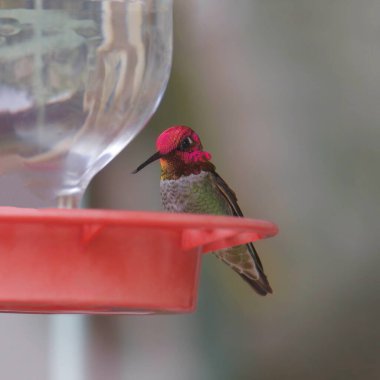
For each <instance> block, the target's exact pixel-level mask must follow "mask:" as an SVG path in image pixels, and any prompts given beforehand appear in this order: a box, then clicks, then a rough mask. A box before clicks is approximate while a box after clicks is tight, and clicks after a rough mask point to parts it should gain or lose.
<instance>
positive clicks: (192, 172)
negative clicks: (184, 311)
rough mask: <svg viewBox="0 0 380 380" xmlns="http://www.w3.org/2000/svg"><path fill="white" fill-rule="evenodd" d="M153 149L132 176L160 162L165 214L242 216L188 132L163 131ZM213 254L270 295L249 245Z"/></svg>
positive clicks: (183, 129) (180, 129) (197, 141)
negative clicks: (152, 163) (153, 151)
mask: <svg viewBox="0 0 380 380" xmlns="http://www.w3.org/2000/svg"><path fill="white" fill-rule="evenodd" d="M156 147H157V152H156V153H155V154H153V156H151V157H150V158H148V160H146V161H145V162H144V163H143V164H141V165H140V166H139V167H138V168H137V169H136V170H135V171H134V172H133V173H137V172H138V171H140V170H141V169H143V168H144V167H145V166H147V165H148V164H150V163H151V162H153V161H156V160H158V159H159V160H160V164H161V182H160V189H161V197H162V203H163V206H164V209H165V210H166V211H169V212H185V213H186V212H187V213H193V214H214V215H231V216H238V217H242V216H243V213H242V212H241V210H240V207H239V205H238V203H237V198H236V195H235V193H234V192H233V191H232V190H231V189H230V187H229V186H228V185H227V184H226V182H225V181H224V180H223V179H222V178H221V177H220V176H219V174H218V173H217V172H216V171H215V166H214V165H213V164H212V163H211V162H210V159H211V154H210V153H208V152H205V151H204V150H203V147H202V144H201V141H200V139H199V137H198V135H197V134H196V133H195V132H194V131H193V130H192V129H191V128H189V127H186V126H182V125H179V126H173V127H171V128H168V129H166V130H165V131H164V132H162V133H161V134H160V136H158V138H157V141H156ZM214 253H215V255H216V256H217V257H218V258H219V259H221V260H222V261H223V262H224V263H226V264H227V265H229V266H230V267H231V268H232V269H233V270H234V271H235V272H237V273H238V274H239V275H240V276H241V277H242V278H243V279H244V280H245V281H246V282H248V284H249V285H251V286H252V288H253V289H254V290H255V291H256V292H257V293H258V294H260V295H263V296H265V295H266V294H268V293H272V288H271V287H270V285H269V282H268V280H267V277H266V275H265V273H264V269H263V266H262V264H261V261H260V258H259V256H258V254H257V252H256V250H255V248H254V246H253V244H252V243H248V244H246V245H239V246H236V247H232V248H226V249H223V250H220V251H217V252H214Z"/></svg>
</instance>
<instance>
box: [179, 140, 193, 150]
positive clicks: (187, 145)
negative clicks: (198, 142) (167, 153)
mask: <svg viewBox="0 0 380 380" xmlns="http://www.w3.org/2000/svg"><path fill="white" fill-rule="evenodd" d="M193 144H194V141H193V139H192V138H191V137H185V138H184V139H183V140H182V141H181V144H180V145H179V147H178V150H180V151H186V150H187V149H189V148H190V147H191V146H192V145H193Z"/></svg>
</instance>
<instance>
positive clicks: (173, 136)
mask: <svg viewBox="0 0 380 380" xmlns="http://www.w3.org/2000/svg"><path fill="white" fill-rule="evenodd" d="M156 148H157V152H156V153H155V154H153V156H151V157H150V158H148V159H147V160H146V161H145V162H144V163H142V164H141V165H140V166H139V167H138V168H137V169H136V170H135V171H134V172H133V173H137V172H138V171H140V170H141V169H143V168H144V167H145V166H147V165H149V164H150V163H151V162H154V161H156V160H158V159H159V160H160V164H161V178H162V179H175V178H179V177H181V176H182V175H189V174H199V173H200V171H201V170H205V171H209V170H213V169H214V165H213V164H212V163H211V162H210V159H211V154H210V153H208V152H206V151H204V150H203V147H202V143H201V140H200V138H199V136H198V135H197V134H196V133H195V132H194V131H193V130H192V129H191V128H189V127H186V126H184V125H175V126H173V127H170V128H168V129H166V130H165V131H163V132H162V133H161V134H160V135H159V136H158V138H157V140H156Z"/></svg>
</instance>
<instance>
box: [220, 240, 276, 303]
mask: <svg viewBox="0 0 380 380" xmlns="http://www.w3.org/2000/svg"><path fill="white" fill-rule="evenodd" d="M215 255H216V256H217V257H218V258H219V259H221V260H222V261H223V262H224V263H225V264H227V265H228V266H230V267H231V268H232V269H233V270H234V271H235V272H236V273H237V274H238V275H239V276H240V277H241V278H242V279H243V280H244V281H245V282H247V283H248V284H249V285H250V286H251V287H252V289H253V290H255V291H256V293H258V294H259V295H261V296H266V295H267V294H268V293H273V290H272V288H271V286H270V284H269V281H268V279H267V276H266V275H265V273H264V269H263V266H262V264H261V261H260V258H259V255H258V254H257V251H256V249H255V248H254V246H253V244H252V243H249V244H247V245H240V246H237V247H233V248H228V249H225V250H221V251H218V252H216V253H215Z"/></svg>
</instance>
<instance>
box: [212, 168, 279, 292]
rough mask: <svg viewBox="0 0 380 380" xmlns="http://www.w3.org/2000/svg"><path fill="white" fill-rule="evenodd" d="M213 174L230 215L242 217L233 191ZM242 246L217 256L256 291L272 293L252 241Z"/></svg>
mask: <svg viewBox="0 0 380 380" xmlns="http://www.w3.org/2000/svg"><path fill="white" fill-rule="evenodd" d="M213 176H214V179H215V184H216V186H217V188H218V190H219V191H220V193H221V194H222V195H223V197H224V198H225V200H226V201H227V203H228V205H229V207H230V208H231V212H232V215H234V216H238V217H243V216H244V215H243V213H242V211H241V209H240V207H239V205H238V202H237V197H236V194H235V192H234V191H233V190H232V189H231V188H230V187H229V186H228V185H227V183H226V182H225V181H224V180H223V178H222V177H221V176H220V175H219V174H218V173H216V172H215V171H214V172H213ZM242 247H244V246H240V247H237V248H236V249H235V248H234V249H233V250H232V251H229V252H226V251H224V252H220V254H218V255H217V256H218V257H220V258H221V259H222V260H223V261H224V262H226V264H228V265H230V266H231V267H232V269H234V270H235V271H236V272H237V273H238V274H239V275H240V276H241V277H243V279H244V280H245V281H247V282H248V283H249V284H250V285H251V286H252V287H253V288H254V290H256V292H257V293H259V294H261V295H266V294H267V293H272V288H271V286H270V285H269V281H268V279H267V276H266V275H265V273H264V268H263V265H262V263H261V260H260V257H259V255H258V253H257V251H256V249H255V247H254V246H253V244H252V243H248V244H247V245H246V248H244V249H243V251H242V249H241V248H242ZM241 251H242V252H241ZM248 256H249V257H248Z"/></svg>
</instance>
